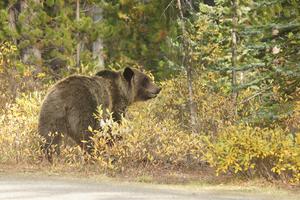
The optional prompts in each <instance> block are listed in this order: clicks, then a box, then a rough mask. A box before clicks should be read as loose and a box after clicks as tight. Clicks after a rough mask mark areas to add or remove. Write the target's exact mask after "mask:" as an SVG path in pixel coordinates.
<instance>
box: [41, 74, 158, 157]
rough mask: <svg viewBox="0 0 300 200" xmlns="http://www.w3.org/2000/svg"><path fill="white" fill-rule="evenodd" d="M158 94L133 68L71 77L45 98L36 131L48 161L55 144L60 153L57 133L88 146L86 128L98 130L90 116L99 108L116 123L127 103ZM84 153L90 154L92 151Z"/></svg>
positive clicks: (145, 78)
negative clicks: (43, 142) (111, 114)
mask: <svg viewBox="0 0 300 200" xmlns="http://www.w3.org/2000/svg"><path fill="white" fill-rule="evenodd" d="M159 91H160V88H158V87H157V86H156V85H155V84H154V83H153V82H152V81H151V80H150V79H149V77H148V76H147V75H145V74H144V73H142V72H140V71H138V70H136V69H132V68H125V70H124V71H119V72H114V71H109V70H103V71H100V72H98V73H97V74H96V76H92V77H88V76H80V75H74V76H70V77H67V78H65V79H63V80H61V81H59V82H58V83H56V84H55V85H54V86H53V87H52V88H51V89H50V91H49V92H48V94H47V95H46V97H45V100H44V102H43V104H42V108H41V111H40V116H39V126H38V131H39V133H40V134H41V135H42V136H43V137H44V138H45V139H46V144H45V145H44V146H43V147H44V150H45V151H46V153H47V155H48V159H49V160H51V155H50V154H51V153H50V152H49V147H50V146H51V145H56V146H57V149H56V151H57V153H59V148H58V146H59V143H60V141H61V135H60V133H64V134H65V135H68V136H69V137H71V138H72V139H73V140H74V141H75V142H76V143H77V144H79V145H81V146H84V145H83V143H82V141H83V140H84V141H87V146H91V141H90V137H91V136H92V133H90V132H89V131H88V130H87V129H88V126H91V127H92V128H93V129H98V128H100V127H99V123H98V122H97V121H96V119H95V118H94V117H93V113H95V111H96V109H97V107H98V106H100V105H102V109H103V110H106V109H108V110H109V111H110V112H113V118H114V120H116V121H119V120H121V116H122V114H124V113H125V111H126V109H127V107H128V106H129V105H130V104H132V103H133V102H135V101H145V100H148V99H151V98H154V97H156V95H157V94H158V93H159ZM104 117H105V116H104ZM49 133H59V134H57V135H55V136H50V135H49ZM85 150H87V151H88V152H89V153H90V151H91V148H86V149H85Z"/></svg>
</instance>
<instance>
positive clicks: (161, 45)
mask: <svg viewBox="0 0 300 200" xmlns="http://www.w3.org/2000/svg"><path fill="white" fill-rule="evenodd" d="M9 2H10V1H9ZM28 2H29V1H28ZM30 2H33V5H34V6H33V7H27V8H26V7H23V8H24V9H25V10H23V11H20V13H14V15H19V18H18V20H20V21H19V22H17V21H16V19H15V24H11V23H13V21H11V18H9V16H10V15H9V13H10V12H13V11H12V10H11V9H14V6H16V5H17V4H18V2H17V3H16V2H14V1H13V2H10V3H7V5H6V3H0V9H1V12H0V17H1V19H2V18H3V21H5V20H6V22H7V24H3V23H2V21H1V22H0V39H1V40H0V41H1V42H0V165H1V166H14V165H19V166H22V165H28V166H38V167H41V168H43V167H45V165H46V166H48V167H49V166H50V164H48V163H47V164H45V159H44V158H43V153H42V152H41V150H40V142H42V141H43V138H41V137H40V136H39V135H38V133H37V123H38V115H39V110H40V105H41V103H42V100H43V98H44V97H45V94H46V92H47V89H48V88H49V87H50V86H51V85H52V84H53V83H54V82H55V81H57V80H58V79H60V78H63V77H66V76H68V75H70V74H74V73H77V74H78V73H79V74H85V75H92V74H95V72H96V71H98V70H99V69H103V66H102V67H99V62H100V61H99V59H100V60H101V59H103V62H104V63H105V64H106V68H110V69H113V70H114V69H119V68H122V67H124V66H128V65H130V66H134V67H137V68H141V69H144V70H146V72H147V73H148V74H150V75H151V76H152V77H155V81H157V82H159V83H160V85H161V86H162V88H163V90H162V92H161V93H160V95H159V96H158V97H157V98H156V99H154V100H151V101H148V102H145V103H137V104H135V105H133V106H131V107H130V109H129V110H128V113H127V114H126V117H125V118H124V119H123V121H122V123H121V124H118V123H115V122H113V120H112V119H107V120H105V123H104V124H105V125H104V128H103V130H92V129H90V131H92V132H94V133H95V134H94V137H93V141H94V147H95V149H94V152H93V155H87V154H86V153H85V152H83V151H82V150H81V148H80V147H79V146H74V144H73V142H72V141H70V139H68V137H65V138H64V142H63V143H62V144H61V154H60V155H59V156H56V157H55V158H54V163H53V166H52V167H55V166H60V167H61V166H63V168H65V169H70V170H78V169H88V170H91V171H93V172H94V173H102V174H110V175H116V174H126V173H128V172H129V171H134V170H135V169H137V170H139V171H143V169H145V170H149V169H151V170H153V171H154V172H155V171H157V174H159V172H161V171H164V172H168V171H169V172H176V171H178V172H180V173H184V172H191V171H192V172H193V173H197V172H198V173H199V174H202V173H203V172H206V171H213V173H209V174H210V176H216V177H218V176H219V177H222V176H226V177H228V178H230V177H234V178H241V179H243V180H247V179H248V180H254V179H256V178H263V179H265V180H267V181H281V182H283V183H287V184H291V185H299V182H300V127H299V124H300V65H299V63H300V60H299V56H300V53H299V45H300V31H299V30H300V25H299V23H300V17H299V16H300V14H299V12H300V8H299V2H298V1H288V3H287V2H286V1H281V0H279V1H274V2H273V1H270V2H269V1H252V0H250V1H235V0H231V1H229V0H228V1H227V0H219V1H206V4H204V3H203V2H202V1H200V3H199V2H198V3H194V4H195V5H189V4H187V1H180V0H178V1H171V0H170V1H158V0H157V1H156V0H154V1H151V2H149V3H141V2H137V1H123V0H122V1H121V0H120V1H114V2H113V3H112V2H111V1H99V2H98V1H89V2H90V3H91V5H93V6H95V7H94V8H99V7H100V8H101V9H102V11H103V12H101V13H102V14H103V16H101V17H103V20H100V21H98V22H93V21H91V20H92V17H91V16H90V13H89V14H88V13H87V11H86V9H84V8H90V7H88V6H89V5H87V4H83V3H82V4H80V6H82V7H83V8H81V9H82V11H80V16H81V19H79V22H80V23H79V22H76V21H74V22H73V21H72V20H71V19H72V17H74V16H75V13H73V14H72V13H71V14H70V13H69V14H68V12H71V11H72V9H71V8H75V4H74V5H73V4H72V3H71V2H67V3H65V5H64V6H62V5H61V4H63V3H62V2H63V1H46V2H47V3H45V4H44V5H40V4H39V3H38V2H36V1H30ZM51 2H52V3H51ZM59 2H60V3H59ZM207 2H214V3H213V4H210V3H207ZM207 4H209V5H213V6H209V5H207ZM91 5H90V6H91ZM85 6H87V7H85ZM190 6H192V7H194V9H191V8H190ZM53 8H57V9H58V10H56V11H55V9H53ZM67 8H69V9H67ZM31 9H32V10H31ZM63 9H67V10H63ZM79 10H80V9H79ZM158 10H159V11H161V13H159V12H157V11H158ZM29 11H30V12H31V13H32V12H33V13H36V15H37V16H40V18H35V15H30V16H31V18H34V19H29V18H30V17H29V15H28V12H29ZM14 12H17V11H16V10H14ZM30 12H29V13H30ZM155 13H158V14H155ZM64 14H66V15H64ZM98 14H99V13H98ZM41 16H42V17H41ZM60 16H63V17H61V18H60ZM141 16H143V18H142V17H141ZM26 17H27V18H26ZM26 19H28V20H26ZM150 19H151V20H150ZM21 20H23V23H21ZM24 20H25V21H24ZM39 20H46V21H47V23H42V21H39ZM60 20H62V21H60ZM80 20H81V21H80ZM72 23H74V24H72ZM77 23H78V24H77ZM93 23H95V24H96V25H97V27H99V28H101V30H102V32H101V31H100V32H98V31H96V30H95V29H94V27H93V25H92V24H93ZM9 24H10V25H11V26H9ZM12 25H14V26H12ZM59 25H61V26H62V27H60V26H59ZM63 25H65V26H63ZM47 26H49V27H47ZM68 26H70V27H75V28H74V29H72V30H67V29H64V27H68ZM14 27H18V28H16V29H15V28H14ZM28 27H29V28H30V27H31V28H32V27H34V28H35V29H31V30H32V33H31V34H29V35H28V34H27V32H26V31H28ZM50 27H55V29H57V32H56V33H54V32H51V29H50ZM60 31H61V32H60ZM126 31H128V32H126ZM42 32H43V33H45V34H44V35H43V34H39V33H42ZM63 32H64V33H65V34H63V36H64V37H66V38H64V39H65V40H64V41H60V40H58V39H57V38H59V35H56V34H59V33H63ZM123 34H124V35H123ZM149 35H151V37H149ZM50 36H52V37H50ZM78 37H79V38H78ZM148 37H149V38H148ZM79 39H80V40H79ZM100 39H101V41H102V42H103V52H104V53H103V54H102V55H104V56H103V57H101V58H99V57H96V58H95V57H93V51H92V50H91V48H90V47H91V46H93V44H92V43H93V42H96V41H98V42H99V40H100ZM17 40H20V41H22V42H16V41H17ZM52 40H56V43H55V42H54V41H52ZM26 41H27V43H26ZM78 41H81V42H82V43H84V44H82V43H81V44H80V45H79V50H80V51H79V52H78V48H77V47H78ZM52 42H53V43H52ZM50 43H51V44H52V46H51V47H49V46H47V45H49V44H50ZM32 44H34V45H32ZM101 44H102V43H101ZM94 45H95V44H94ZM47 47H49V48H47ZM61 47H64V48H62V49H60V48H61ZM28 49H31V50H28ZM76 49H77V51H76ZM33 51H40V53H41V54H42V56H41V57H39V56H38V57H35V56H31V57H30V59H29V60H28V59H24V57H26V55H27V54H30V52H33ZM98 53H99V52H98ZM78 54H79V55H78ZM32 55H37V54H32ZM78 56H79V61H80V62H79V63H77V62H78V60H77V58H78ZM26 58H28V56H27V57H26ZM55 59H58V60H55ZM101 62H102V61H101ZM101 62H100V64H101ZM95 115H96V117H98V118H99V120H102V119H101V109H99V111H98V113H95ZM110 131H112V132H111V133H112V135H113V136H116V137H120V138H122V139H120V140H116V141H113V143H114V144H113V145H108V143H107V138H109V137H110ZM105 138H106V139H105ZM145 179H147V178H145ZM216 179H217V178H216ZM220 180H221V181H222V180H223V179H222V178H220Z"/></svg>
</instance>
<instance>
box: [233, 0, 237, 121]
mask: <svg viewBox="0 0 300 200" xmlns="http://www.w3.org/2000/svg"><path fill="white" fill-rule="evenodd" d="M231 2H232V10H233V16H232V31H231V40H232V44H231V54H232V56H231V64H232V80H231V83H232V105H233V113H234V118H236V117H237V97H238V92H237V72H236V69H237V26H238V17H237V6H238V5H237V0H232V1H231Z"/></svg>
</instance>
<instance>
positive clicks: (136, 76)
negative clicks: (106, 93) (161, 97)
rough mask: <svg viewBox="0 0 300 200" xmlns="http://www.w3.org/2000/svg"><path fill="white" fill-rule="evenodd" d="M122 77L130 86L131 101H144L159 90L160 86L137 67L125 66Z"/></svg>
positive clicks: (153, 96) (155, 94) (154, 95)
mask: <svg viewBox="0 0 300 200" xmlns="http://www.w3.org/2000/svg"><path fill="white" fill-rule="evenodd" d="M123 77H124V78H125V80H126V81H127V82H128V84H129V87H130V88H131V91H132V95H133V101H146V100H148V99H152V98H155V97H156V96H157V95H158V94H159V92H160V91H161V88H160V87H158V86H157V85H156V84H155V83H154V82H153V81H152V80H151V78H150V77H149V76H147V75H146V74H144V73H143V72H141V71H139V70H137V69H133V68H130V67H126V68H125V69H124V71H123Z"/></svg>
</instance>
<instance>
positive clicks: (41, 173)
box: [0, 166, 300, 200]
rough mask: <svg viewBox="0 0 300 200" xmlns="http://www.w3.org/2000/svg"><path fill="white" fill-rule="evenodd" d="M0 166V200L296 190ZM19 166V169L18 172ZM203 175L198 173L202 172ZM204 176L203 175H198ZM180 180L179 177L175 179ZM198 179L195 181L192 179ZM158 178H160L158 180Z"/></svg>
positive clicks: (233, 195) (215, 197) (263, 195)
mask: <svg viewBox="0 0 300 200" xmlns="http://www.w3.org/2000/svg"><path fill="white" fill-rule="evenodd" d="M3 167H4V166H0V200H7V199H10V200H17V199H24V200H27V199H28V200H29V199H34V200H48V199H49V200H50V199H58V200H59V199H63V200H69V199H70V200H71V199H72V200H76V199H86V200H97V199H99V200H101V199H111V200H114V199H116V200H117V199H125V200H127V199H144V200H148V199H149V200H150V199H156V200H160V199H161V200H169V199H175V200H176V199H178V200H184V199H187V200H189V199H191V200H192V199H195V200H196V199H197V200H231V199H232V200H277V199H278V200H281V199H285V200H298V199H300V192H299V189H297V188H287V187H285V188H284V187H277V186H276V185H274V184H268V183H265V182H263V181H256V182H255V181H252V182H236V181H235V182H226V183H225V184H223V183H222V182H224V181H220V182H211V180H209V181H207V180H201V179H200V177H194V178H192V177H188V176H191V175H184V174H175V173H172V174H169V175H165V176H163V175H162V174H160V175H159V176H154V175H153V174H152V175H151V174H147V175H146V174H144V175H141V174H139V175H137V176H136V177H135V178H133V176H130V174H126V175H123V176H118V175H116V176H115V177H114V178H112V177H108V176H106V175H96V174H92V173H86V172H71V171H64V172H63V173H60V172H58V171H56V170H55V169H53V170H50V171H48V170H45V168H41V169H40V170H38V169H36V168H35V169H34V168H32V169H30V168H15V169H11V168H9V167H6V168H3ZM21 169H22V170H21ZM202 176H203V175H202ZM168 177H169V178H170V180H166V179H168ZM204 178H205V177H204ZM180 179H181V180H182V181H179V180H180ZM196 179H198V181H195V180H196ZM163 180H164V181H163Z"/></svg>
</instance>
